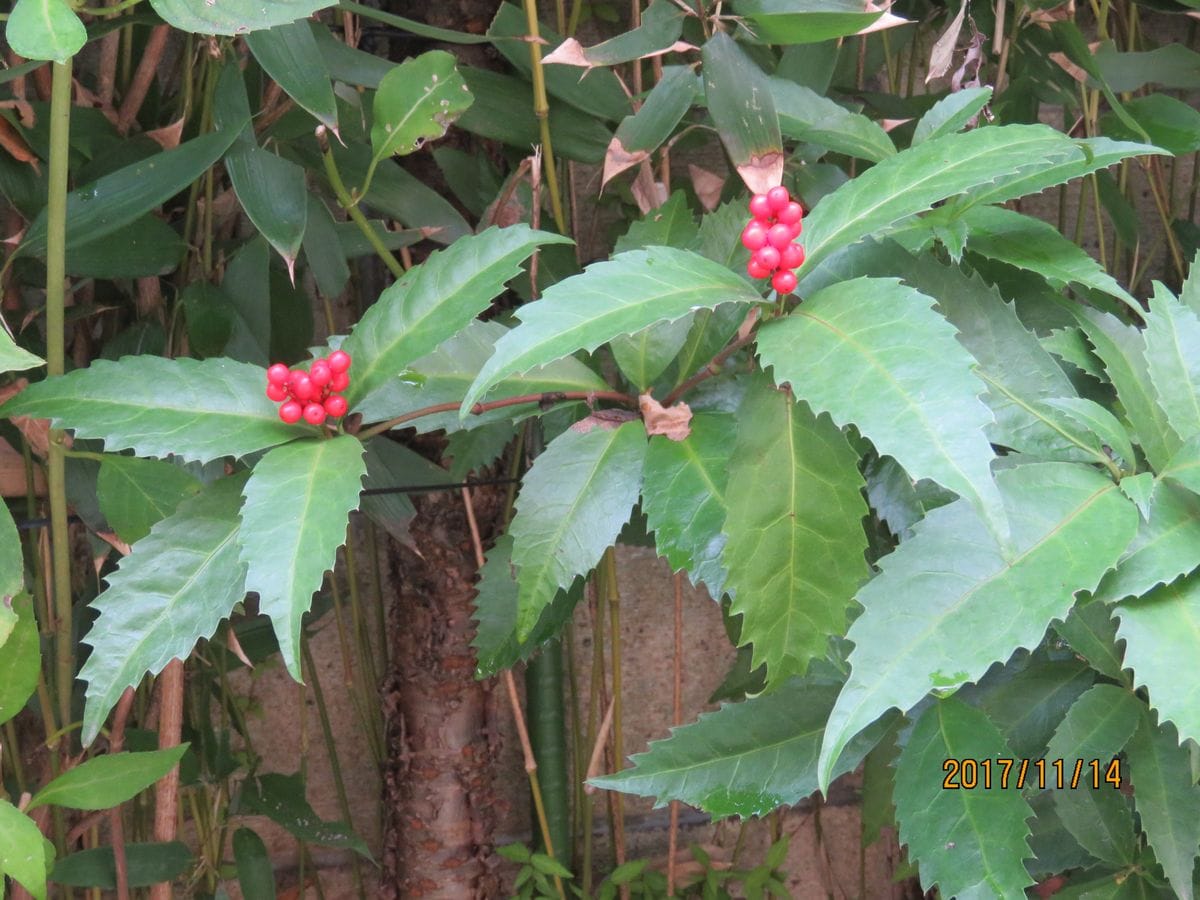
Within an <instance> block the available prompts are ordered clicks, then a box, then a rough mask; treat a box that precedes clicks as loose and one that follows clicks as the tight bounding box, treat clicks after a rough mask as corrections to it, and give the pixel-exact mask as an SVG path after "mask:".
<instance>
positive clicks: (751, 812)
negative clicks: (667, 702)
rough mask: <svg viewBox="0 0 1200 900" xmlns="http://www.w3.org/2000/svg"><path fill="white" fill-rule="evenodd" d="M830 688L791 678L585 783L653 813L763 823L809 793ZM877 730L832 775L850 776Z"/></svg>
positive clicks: (834, 693) (706, 717)
mask: <svg viewBox="0 0 1200 900" xmlns="http://www.w3.org/2000/svg"><path fill="white" fill-rule="evenodd" d="M837 690H838V686H837V685H836V684H821V683H814V682H813V681H811V680H809V679H802V678H791V679H789V680H787V681H785V682H783V683H782V684H780V686H779V688H778V689H777V690H774V691H771V692H770V693H767V694H760V695H759V696H757V697H753V698H751V699H749V700H746V701H743V702H741V703H726V704H722V706H721V708H720V709H719V710H718V711H716V712H709V713H703V714H701V716H700V718H699V720H698V721H696V722H693V723H692V724H690V725H684V726H683V727H681V728H675V729H672V732H671V736H670V737H669V738H665V739H663V740H658V741H652V742H651V743H650V749H649V750H647V751H646V752H644V753H638V754H635V755H634V756H633V758H632V760H631V761H632V762H633V768H631V769H626V770H624V771H623V772H618V773H617V774H615V775H603V776H601V777H599V778H592V779H590V782H589V783H590V784H593V785H595V786H597V787H602V788H605V789H607V790H613V791H620V792H622V793H625V794H637V795H639V796H642V797H654V798H656V799H655V804H654V805H655V808H656V809H657V808H659V807H662V806H666V805H667V803H668V802H669V801H672V800H680V801H682V802H684V803H686V804H688V805H689V806H695V807H697V808H699V809H702V810H704V811H705V812H706V813H708V814H709V815H711V816H712V817H713V818H726V817H728V816H741V817H743V818H744V817H748V816H765V815H767V814H768V813H770V812H772V811H774V810H775V809H778V808H779V807H781V806H794V805H795V804H797V803H799V802H800V801H801V800H804V799H805V798H806V797H808V796H809V795H810V794H812V793H813V792H814V791H815V790H817V769H816V765H817V753H818V751H819V750H820V747H821V734H822V731H823V730H824V725H825V718H826V716H827V715H828V714H829V710H830V707H832V705H833V701H834V698H835V697H836V696H837ZM884 730H885V729H884V728H883V727H879V728H874V729H871V730H870V731H869V732H867V733H865V734H863V735H862V737H861V738H860V739H859V740H857V741H856V742H855V743H854V745H853V746H851V747H849V748H848V749H847V751H846V753H845V754H843V756H842V757H841V759H839V760H838V766H837V769H836V770H835V771H836V772H837V773H838V774H839V775H840V774H842V773H843V772H849V771H851V770H852V769H854V768H856V767H857V766H858V764H859V763H860V762H861V761H862V758H863V757H864V756H865V755H866V753H867V751H869V750H870V749H871V748H872V747H873V746H875V744H876V743H877V742H878V740H879V738H880V737H881V735H882V733H883V731H884Z"/></svg>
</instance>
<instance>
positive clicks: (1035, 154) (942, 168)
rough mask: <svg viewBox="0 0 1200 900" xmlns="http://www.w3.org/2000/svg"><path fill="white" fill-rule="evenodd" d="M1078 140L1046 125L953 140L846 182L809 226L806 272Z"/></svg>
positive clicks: (982, 131)
mask: <svg viewBox="0 0 1200 900" xmlns="http://www.w3.org/2000/svg"><path fill="white" fill-rule="evenodd" d="M1073 149H1074V145H1073V142H1072V141H1070V139H1068V138H1066V137H1064V136H1063V135H1062V134H1060V133H1059V132H1057V131H1055V130H1054V129H1052V128H1050V127H1048V126H1045V125H1005V126H1001V127H989V128H977V129H975V130H974V131H968V132H965V133H963V134H947V135H944V136H942V137H940V138H936V139H934V140H929V141H926V142H925V143H923V144H919V145H917V146H916V147H912V148H910V149H908V150H906V151H904V152H903V153H899V154H897V155H896V156H893V157H889V158H888V159H885V160H883V161H882V162H880V163H877V164H876V165H875V166H873V167H871V168H870V169H868V170H867V171H865V172H862V173H860V174H859V176H858V177H857V178H854V179H852V180H851V181H848V182H846V183H845V184H843V185H842V186H841V187H840V188H838V189H837V190H836V191H834V192H833V193H832V194H829V195H828V196H827V197H825V198H824V199H823V200H821V201H820V202H819V203H817V205H816V206H815V207H814V208H813V210H812V212H811V213H810V214H809V215H808V216H807V217H806V218H805V220H804V234H805V240H804V246H805V250H806V251H807V253H808V257H807V260H806V261H805V263H804V267H803V269H802V270H801V271H802V272H803V273H804V274H807V273H809V272H811V271H813V270H814V269H815V268H816V267H817V265H818V264H819V263H820V262H821V261H822V260H823V259H825V258H826V257H827V256H829V255H830V254H831V253H833V252H834V251H836V250H839V249H841V248H842V247H845V246H848V245H850V244H854V243H857V242H858V241H861V240H863V239H864V238H866V237H868V236H870V235H875V234H879V233H880V232H882V231H883V230H884V229H886V228H889V227H891V226H892V225H895V224H897V223H899V222H901V221H903V220H904V219H907V218H908V217H909V216H914V215H916V214H917V213H920V212H924V211H925V210H927V209H929V208H930V207H932V206H933V205H934V204H935V203H937V202H938V201H940V200H945V199H947V198H949V197H953V196H955V195H956V194H961V193H963V192H964V191H966V190H969V189H970V188H973V187H977V186H980V185H988V184H992V183H993V182H996V181H997V180H999V179H1001V178H1004V177H1013V176H1016V175H1019V174H1022V173H1027V172H1028V171H1029V170H1031V169H1039V168H1044V167H1045V166H1047V165H1048V164H1049V163H1050V162H1051V161H1052V160H1054V159H1056V157H1055V154H1056V153H1065V152H1068V151H1070V150H1073Z"/></svg>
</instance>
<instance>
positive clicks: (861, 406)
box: [758, 145, 1004, 531]
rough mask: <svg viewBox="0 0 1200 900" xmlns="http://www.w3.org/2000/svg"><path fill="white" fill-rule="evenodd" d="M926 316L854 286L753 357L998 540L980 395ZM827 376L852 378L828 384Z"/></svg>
mask: <svg viewBox="0 0 1200 900" xmlns="http://www.w3.org/2000/svg"><path fill="white" fill-rule="evenodd" d="M927 146H928V145H927ZM880 165H883V163H881V164H880ZM877 169H878V167H876V168H875V169H871V170H870V171H872V172H874V171H877ZM931 306H932V301H931V300H930V298H929V297H927V296H925V295H924V294H921V293H919V292H917V291H915V290H913V289H912V288H910V287H907V286H906V285H903V284H901V283H900V282H899V281H896V280H893V279H883V278H856V279H854V280H852V281H846V282H842V283H840V284H835V285H832V286H830V287H828V288H825V289H823V290H820V291H817V292H816V293H815V294H813V295H812V296H811V297H809V298H807V299H806V300H805V302H804V304H803V306H801V307H799V308H798V309H797V310H796V311H795V312H793V313H792V314H791V315H789V316H788V317H786V318H784V319H781V320H777V321H775V322H769V323H767V324H766V325H764V326H763V327H762V328H760V329H759V333H758V355H759V358H760V359H761V360H762V362H763V365H764V366H770V367H772V369H773V370H774V374H775V380H776V381H777V382H779V383H783V382H785V381H786V382H790V383H791V385H792V389H793V390H794V391H795V393H796V395H797V396H798V397H800V398H802V399H803V400H805V401H807V402H808V403H809V404H811V405H812V407H813V409H814V410H815V411H817V412H828V413H829V414H830V415H831V416H833V421H834V422H836V423H837V424H838V425H847V424H850V423H853V424H854V425H856V426H857V427H858V429H859V430H860V431H861V432H862V434H863V436H864V437H866V438H867V439H868V440H870V441H871V442H872V443H873V444H874V445H875V447H876V449H878V450H879V452H880V453H881V454H886V455H888V456H891V457H893V458H894V459H895V460H896V461H897V462H898V463H900V465H902V466H904V468H905V469H906V470H907V471H908V473H909V474H910V475H911V476H912V477H913V478H914V479H921V478H931V479H933V480H934V481H936V482H938V483H939V484H941V485H943V486H945V487H948V488H950V490H952V491H954V492H956V493H957V494H959V495H960V496H962V497H965V498H967V499H969V500H970V501H971V502H972V503H974V504H975V505H976V507H977V508H978V509H979V510H980V511H981V513H982V514H983V515H984V516H986V518H987V519H988V521H989V522H991V523H993V527H995V528H997V530H999V531H1003V528H1002V523H1003V522H1004V512H1003V509H1002V504H1001V502H1000V498H999V493H998V491H997V489H996V486H995V483H994V482H993V480H992V476H991V471H990V469H989V463H990V461H991V459H992V448H991V445H990V444H989V443H988V440H987V438H986V437H985V435H984V431H985V429H986V428H987V426H988V425H989V424H990V421H991V414H990V413H989V412H988V409H987V407H986V406H985V405H984V404H983V402H982V401H981V400H980V399H979V396H978V395H979V394H980V393H981V392H982V389H983V385H982V383H981V382H980V381H979V380H978V378H977V377H976V376H975V374H974V372H973V371H972V366H973V362H974V361H973V360H972V359H971V357H970V356H969V355H968V354H967V353H966V351H965V350H963V348H962V346H961V345H960V344H959V343H958V341H957V340H956V339H955V330H954V327H953V326H952V325H951V324H950V323H949V322H947V321H946V320H945V319H943V318H942V317H941V316H939V315H937V313H935V312H934V311H933V310H932V309H931V308H930V307H931ZM796 347H804V348H805V352H804V353H796V352H795V348H796ZM830 371H837V372H854V373H856V376H855V378H854V379H853V380H849V381H848V380H843V379H834V378H830V377H829V376H828V373H829V372H830Z"/></svg>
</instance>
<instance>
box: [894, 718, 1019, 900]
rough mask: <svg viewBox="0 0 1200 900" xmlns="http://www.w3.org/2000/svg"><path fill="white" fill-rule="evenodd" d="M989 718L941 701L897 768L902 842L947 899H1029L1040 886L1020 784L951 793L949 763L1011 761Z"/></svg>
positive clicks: (925, 882) (926, 881) (928, 884)
mask: <svg viewBox="0 0 1200 900" xmlns="http://www.w3.org/2000/svg"><path fill="white" fill-rule="evenodd" d="M1012 756H1013V753H1012V751H1010V750H1009V748H1008V746H1007V745H1006V744H1005V742H1004V738H1003V737H1002V736H1001V735H1000V733H999V732H998V731H997V730H996V726H994V725H993V724H992V723H991V722H990V721H988V718H987V716H985V715H984V714H983V713H982V712H980V711H979V710H977V709H972V708H971V707H969V706H967V705H965V704H963V703H961V702H959V701H957V700H954V699H949V700H940V701H937V702H936V703H934V704H933V705H932V706H930V707H929V708H928V709H927V710H925V713H924V714H923V715H922V716H921V718H920V719H918V720H917V724H916V726H915V727H914V728H913V731H912V735H911V736H910V737H909V739H908V743H907V744H906V745H905V747H904V749H903V750H902V751H901V753H900V761H899V763H898V764H897V766H896V788H895V801H896V813H897V819H898V820H899V823H900V841H901V842H902V843H905V844H907V845H908V855H909V858H910V859H912V860H913V861H914V862H916V863H918V864H919V865H920V867H921V885H922V887H924V888H925V889H927V890H929V889H932V888H933V886H934V885H937V887H938V889H939V892H940V893H941V895H942V896H944V897H953V896H957V897H1023V896H1025V888H1026V887H1028V886H1029V885H1031V884H1032V883H1033V879H1032V878H1030V877H1029V873H1028V872H1026V871H1025V865H1024V862H1023V860H1024V859H1026V858H1027V857H1029V856H1030V855H1031V854H1030V852H1029V845H1028V838H1029V834H1030V830H1029V826H1028V825H1027V824H1026V820H1027V819H1028V818H1029V817H1030V816H1032V815H1033V810H1032V809H1031V808H1030V807H1029V804H1028V803H1026V802H1025V799H1024V798H1023V797H1022V796H1021V791H1020V789H1019V788H1018V787H1017V786H1016V783H1015V782H1016V779H1010V780H1009V783H1008V785H1007V786H1006V787H1001V786H1000V784H999V780H1000V779H999V778H998V777H997V775H996V774H995V773H993V778H992V786H991V787H990V788H987V787H984V785H983V776H982V774H980V775H979V781H978V786H977V787H975V788H973V789H970V790H967V789H958V790H944V789H943V788H942V779H943V777H944V776H943V773H944V772H946V771H947V770H946V767H945V763H946V761H947V760H960V761H961V760H971V761H976V760H995V759H1004V758H1009V759H1011V758H1012Z"/></svg>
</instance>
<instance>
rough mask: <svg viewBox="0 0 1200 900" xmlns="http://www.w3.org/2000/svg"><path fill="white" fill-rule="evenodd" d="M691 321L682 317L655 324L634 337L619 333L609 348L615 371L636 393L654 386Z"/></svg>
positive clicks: (676, 349) (686, 334)
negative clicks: (618, 370)
mask: <svg viewBox="0 0 1200 900" xmlns="http://www.w3.org/2000/svg"><path fill="white" fill-rule="evenodd" d="M692 321H693V320H692V317H691V316H684V317H683V318H682V319H676V320H675V321H674V322H657V323H655V324H654V325H651V326H650V327H649V328H643V329H642V330H641V331H639V332H638V333H637V334H630V335H626V334H622V335H618V336H617V337H615V338H613V339H612V341H611V342H610V344H609V348H610V349H611V350H612V354H613V359H614V360H616V363H617V368H619V369H620V370H621V374H622V375H624V376H625V377H626V379H628V380H629V383H630V384H632V385H633V386H634V387H635V388H636V389H637V392H638V393H639V394H640V393H643V392H645V391H646V390H648V389H649V388H651V387H652V386H653V385H654V382H655V380H656V379H657V378H658V377H659V376H660V375H662V373H663V372H665V371H666V369H667V367H668V366H669V365H670V364H671V361H672V360H674V359H675V357H676V355H677V354H678V353H679V351H680V350H681V349H682V348H683V345H684V344H685V343H686V342H687V339H688V335H689V334H690V333H691V330H692Z"/></svg>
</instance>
